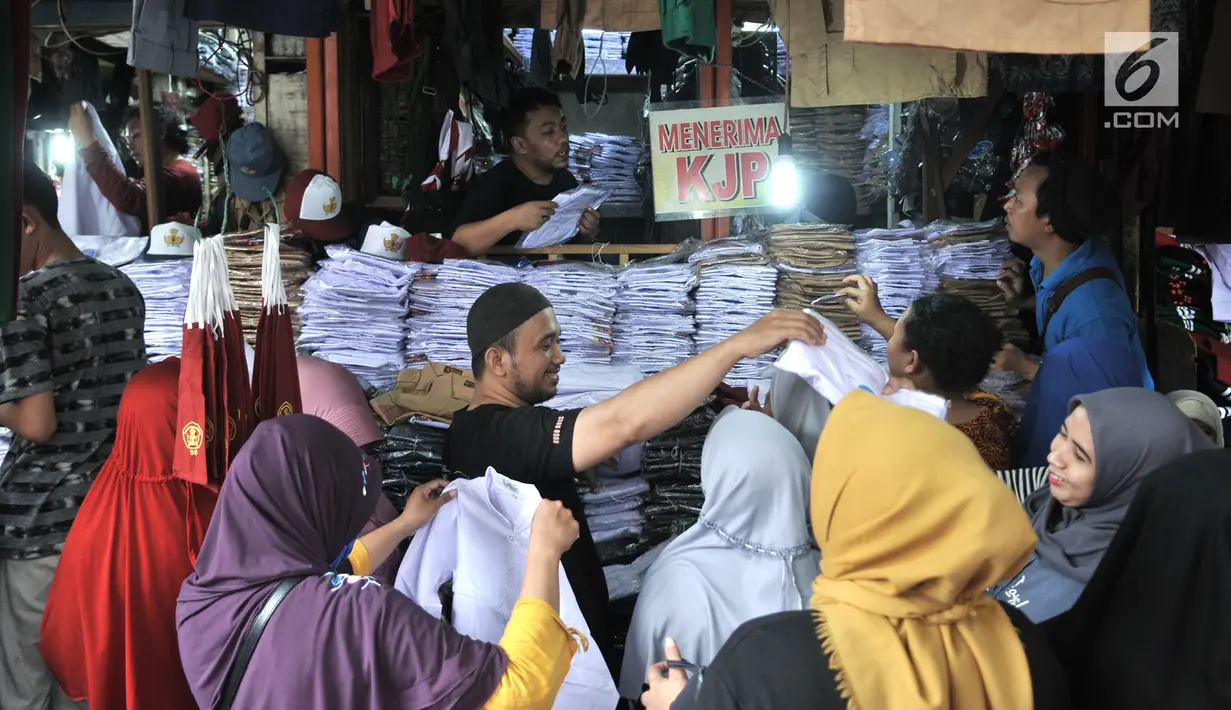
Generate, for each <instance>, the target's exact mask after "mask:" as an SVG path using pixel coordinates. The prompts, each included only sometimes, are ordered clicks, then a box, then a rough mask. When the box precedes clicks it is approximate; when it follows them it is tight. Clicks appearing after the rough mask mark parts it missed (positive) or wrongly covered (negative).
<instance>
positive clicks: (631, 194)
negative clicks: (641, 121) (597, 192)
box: [569, 133, 645, 205]
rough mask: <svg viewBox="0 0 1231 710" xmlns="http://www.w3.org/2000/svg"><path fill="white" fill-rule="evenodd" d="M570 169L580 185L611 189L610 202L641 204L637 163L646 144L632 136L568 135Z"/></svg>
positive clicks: (608, 199)
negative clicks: (591, 184)
mask: <svg viewBox="0 0 1231 710" xmlns="http://www.w3.org/2000/svg"><path fill="white" fill-rule="evenodd" d="M569 148H570V153H569V170H570V171H571V172H572V173H573V175H575V176H576V177H577V179H578V180H580V181H581V182H582V183H588V182H593V183H596V184H598V185H601V186H603V187H604V188H606V189H608V190H611V197H609V198H607V202H609V203H622V204H636V205H639V204H641V185H640V184H639V183H638V182H637V163H638V161H640V160H641V155H642V152H643V151H644V150H645V145H644V144H643V143H642V142H641V141H639V140H637V139H636V138H634V137H632V136H615V135H609V134H607V133H583V134H581V135H570V136H569Z"/></svg>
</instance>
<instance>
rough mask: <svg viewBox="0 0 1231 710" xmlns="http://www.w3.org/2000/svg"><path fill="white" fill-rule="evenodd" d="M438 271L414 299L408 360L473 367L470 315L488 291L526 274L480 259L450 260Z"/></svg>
mask: <svg viewBox="0 0 1231 710" xmlns="http://www.w3.org/2000/svg"><path fill="white" fill-rule="evenodd" d="M435 272H436V273H435V279H434V280H431V279H429V280H428V283H424V282H420V283H419V284H417V285H416V287H415V289H414V291H415V292H416V293H414V294H413V295H412V297H411V307H412V313H411V318H410V333H411V335H410V345H409V352H410V356H409V357H408V360H410V359H412V358H426V359H428V360H432V361H433V362H442V363H445V364H447V365H453V366H455V367H461V368H469V367H470V346H469V345H467V343H466V316H467V314H468V313H470V307H471V306H472V305H474V302H475V300H476V299H478V297H479V296H481V295H483V292H484V291H486V290H487V289H489V288H491V287H492V286H495V285H496V284H502V283H508V282H512V281H520V280H521V278H522V276H523V274H522V272H521V271H520V270H518V269H516V268H514V267H512V266H506V265H505V264H497V263H495V262H489V261H481V260H478V259H449V260H447V261H445V263H444V264H443V265H442V266H440V268H439V269H436V270H435ZM424 286H428V287H427V288H424ZM420 292H423V293H420ZM420 313H422V315H420Z"/></svg>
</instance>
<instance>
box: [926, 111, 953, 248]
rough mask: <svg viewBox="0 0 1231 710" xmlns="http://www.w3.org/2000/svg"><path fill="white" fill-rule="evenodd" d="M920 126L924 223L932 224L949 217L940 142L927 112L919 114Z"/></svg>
mask: <svg viewBox="0 0 1231 710" xmlns="http://www.w3.org/2000/svg"><path fill="white" fill-rule="evenodd" d="M919 126H920V128H922V129H923V222H924V224H931V223H932V222H935V221H936V220H938V219H945V218H946V217H948V211H947V210H946V208H945V188H944V185H943V184H942V183H941V179H942V178H941V166H940V142H939V139H938V137H937V135H936V128H935V127H934V126H932V124H931V123H929V122H928V116H927V111H920V112H919Z"/></svg>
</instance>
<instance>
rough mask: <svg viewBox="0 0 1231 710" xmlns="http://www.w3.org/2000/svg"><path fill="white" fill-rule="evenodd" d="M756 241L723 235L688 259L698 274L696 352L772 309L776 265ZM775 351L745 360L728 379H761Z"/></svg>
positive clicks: (742, 383)
mask: <svg viewBox="0 0 1231 710" xmlns="http://www.w3.org/2000/svg"><path fill="white" fill-rule="evenodd" d="M764 252H765V246H764V244H763V243H761V242H757V241H744V240H734V239H724V240H718V241H715V242H710V244H708V245H706V246H704V247H702V248H700V249H698V250H697V251H696V252H694V253H693V254H692V256H691V257H690V258H689V261H690V262H692V264H693V268H694V270H695V272H696V273H697V275H698V277H697V291H696V301H697V336H696V346H697V347H696V351H697V352H702V351H704V350H706V349H708V348H710V347H712V346H714V345H717V344H718V343H720V342H722V341H723V340H726V339H727V338H729V337H731V336H732V335H735V334H736V333H738V332H740V331H741V330H743V329H744V328H747V327H748V326H750V325H752V324H753V323H755V322H756V321H757V320H759V319H760V318H761V317H763V316H765V315H766V314H768V313H769V312H770V311H772V310H773V308H774V297H775V295H776V293H777V284H778V270H777V269H775V268H774V267H773V266H771V265H770V264H769V262H768V260H767V259H766V258H765V257H764V256H763V255H764ZM774 358H775V354H774V353H767V354H766V355H763V356H761V357H759V358H757V359H755V360H743V361H741V362H739V363H738V364H736V366H735V367H733V368H731V371H730V372H729V373H727V377H726V382H727V383H729V384H732V385H735V386H746V385H747V384H748V383H749V382H755V381H760V380H762V379H763V378H764V377H765V376H766V372H767V371H768V370H769V367H770V366H771V365H773V363H774Z"/></svg>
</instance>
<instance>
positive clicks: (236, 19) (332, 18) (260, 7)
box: [147, 0, 340, 38]
mask: <svg viewBox="0 0 1231 710" xmlns="http://www.w3.org/2000/svg"><path fill="white" fill-rule="evenodd" d="M157 1H158V2H163V3H165V2H167V0H157ZM171 1H173V2H182V3H183V5H184V6H185V10H184V12H182V13H181V14H182V15H185V16H187V17H191V18H192V19H194V20H196V21H198V22H220V23H222V24H224V25H231V26H232V27H243V28H244V29H248V30H253V31H255V32H270V33H273V34H279V35H290V36H291V37H321V38H324V37H328V36H329V35H331V34H333V33H334V32H337V31H338V26H339V20H340V17H339V16H340V12H339V8H340V4H339V3H337V2H334V1H333V0H259V2H253V0H171ZM147 2H149V0H147Z"/></svg>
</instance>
